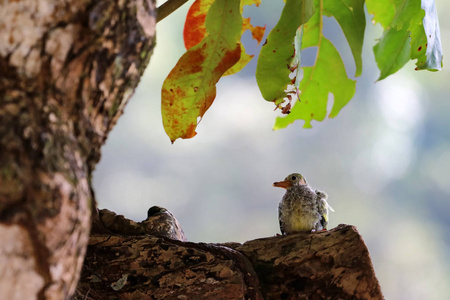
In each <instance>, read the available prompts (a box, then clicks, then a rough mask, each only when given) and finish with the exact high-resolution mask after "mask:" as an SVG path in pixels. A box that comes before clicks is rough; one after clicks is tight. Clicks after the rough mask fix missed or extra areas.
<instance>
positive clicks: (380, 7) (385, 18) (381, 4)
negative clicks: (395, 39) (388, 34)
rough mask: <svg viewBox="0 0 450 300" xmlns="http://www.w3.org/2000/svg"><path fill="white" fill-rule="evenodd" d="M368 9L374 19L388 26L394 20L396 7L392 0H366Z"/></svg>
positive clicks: (384, 26)
mask: <svg viewBox="0 0 450 300" xmlns="http://www.w3.org/2000/svg"><path fill="white" fill-rule="evenodd" d="M366 6H367V11H368V12H369V14H371V15H373V21H374V22H375V23H380V24H381V26H383V28H387V27H388V26H389V25H390V24H391V23H392V20H394V17H395V9H394V5H392V2H391V0H366Z"/></svg>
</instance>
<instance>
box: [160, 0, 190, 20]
mask: <svg viewBox="0 0 450 300" xmlns="http://www.w3.org/2000/svg"><path fill="white" fill-rule="evenodd" d="M188 1H189V0H167V1H166V2H164V3H163V4H161V5H160V6H159V7H158V8H157V17H156V23H158V22H159V21H161V20H163V19H164V18H165V17H167V16H168V15H170V14H171V13H173V12H174V11H176V10H177V9H178V8H180V7H181V6H182V5H183V4H185V3H186V2H188Z"/></svg>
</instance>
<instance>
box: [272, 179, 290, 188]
mask: <svg viewBox="0 0 450 300" xmlns="http://www.w3.org/2000/svg"><path fill="white" fill-rule="evenodd" d="M273 186H275V187H280V188H283V189H288V188H290V187H291V186H292V183H291V182H290V181H289V180H283V181H278V182H274V183H273Z"/></svg>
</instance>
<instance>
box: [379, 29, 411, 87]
mask: <svg viewBox="0 0 450 300" xmlns="http://www.w3.org/2000/svg"><path fill="white" fill-rule="evenodd" d="M410 41H411V38H410V37H409V32H408V30H407V29H404V28H403V29H400V30H397V29H395V28H390V29H387V30H385V31H384V33H383V37H382V38H381V41H380V42H379V43H377V44H376V45H375V46H374V48H373V52H374V53H375V59H376V61H377V65H378V69H380V77H378V80H382V79H384V78H386V77H388V76H389V75H391V74H394V73H395V72H397V71H398V70H400V69H401V68H402V67H403V66H404V65H405V64H406V63H407V62H408V61H409V59H410V49H411V47H410V45H409V43H410Z"/></svg>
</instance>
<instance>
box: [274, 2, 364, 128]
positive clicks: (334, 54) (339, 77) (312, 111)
mask: <svg viewBox="0 0 450 300" xmlns="http://www.w3.org/2000/svg"><path fill="white" fill-rule="evenodd" d="M324 12H325V10H324V7H323V5H322V1H321V0H318V1H316V13H315V14H314V15H313V16H312V17H311V19H310V20H309V21H308V23H306V24H305V25H304V33H303V39H302V47H303V49H305V48H308V47H317V55H316V61H315V62H314V65H313V66H311V67H303V68H302V69H303V79H302V81H301V82H300V86H299V89H300V91H301V94H300V98H301V100H300V101H297V102H296V103H295V105H294V107H293V108H292V110H291V113H290V114H289V115H287V116H286V117H283V118H281V117H278V118H277V119H276V121H275V126H274V128H275V129H280V128H285V127H286V126H288V125H289V124H291V123H293V122H294V121H295V120H298V119H301V120H304V121H305V124H304V126H303V127H305V128H310V127H311V121H312V120H317V121H322V120H323V119H324V118H325V117H326V115H327V103H328V95H329V94H330V93H332V94H333V96H334V104H333V107H332V109H331V112H330V114H329V117H330V118H333V117H335V116H337V114H338V113H339V111H340V110H341V109H342V108H343V107H344V106H345V105H346V104H347V103H348V102H349V101H350V100H351V98H352V97H353V95H354V93H355V87H356V82H355V81H354V80H351V79H349V78H348V76H347V72H346V70H345V66H344V63H343V61H342V59H341V56H340V55H339V52H338V51H337V50H336V48H335V47H334V45H333V44H332V43H331V42H330V41H329V40H328V39H326V38H325V37H324V35H323V32H322V31H323V15H324Z"/></svg>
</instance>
